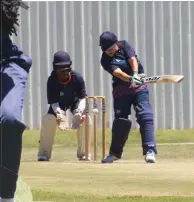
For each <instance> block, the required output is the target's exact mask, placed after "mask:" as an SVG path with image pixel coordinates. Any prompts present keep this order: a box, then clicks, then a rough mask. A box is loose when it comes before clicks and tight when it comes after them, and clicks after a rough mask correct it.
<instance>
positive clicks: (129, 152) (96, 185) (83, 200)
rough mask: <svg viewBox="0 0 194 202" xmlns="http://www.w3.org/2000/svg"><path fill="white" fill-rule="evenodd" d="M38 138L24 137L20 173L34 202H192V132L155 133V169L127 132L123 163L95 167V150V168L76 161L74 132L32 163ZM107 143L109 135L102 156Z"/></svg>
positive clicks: (35, 134)
mask: <svg viewBox="0 0 194 202" xmlns="http://www.w3.org/2000/svg"><path fill="white" fill-rule="evenodd" d="M38 136H39V131H25V134H24V138H23V154H22V163H21V169H20V175H22V177H23V178H24V180H25V181H26V182H27V183H28V185H30V187H31V189H32V193H33V197H34V201H55V202H99V201H103V202H109V201H110V202H121V201H122V202H140V201H141V202H143V201H145V202H171V201H172V202H193V201H194V169H193V168H194V144H192V142H194V130H184V131H183V130H176V131H170V130H165V131H162V130H161V131H156V139H157V142H158V143H159V145H158V155H157V162H156V163H155V164H146V163H145V162H144V160H143V156H142V151H141V144H140V135H139V133H138V131H132V132H131V134H130V137H129V139H128V142H127V145H126V147H125V150H124V156H123V159H122V160H120V161H118V162H115V163H114V164H108V165H107V164H106V165H104V164H101V163H100V155H101V149H100V148H99V150H98V152H99V153H98V159H99V161H98V162H95V163H94V162H79V161H77V160H76V134H75V132H73V131H71V132H60V131H58V133H57V136H56V141H55V145H54V148H53V157H52V160H51V161H50V162H37V146H38V141H39V137H38ZM100 142H101V136H100V134H99V144H100ZM109 143H110V132H109V133H108V135H107V151H108V146H109ZM166 143H168V144H166ZM174 143H176V144H174Z"/></svg>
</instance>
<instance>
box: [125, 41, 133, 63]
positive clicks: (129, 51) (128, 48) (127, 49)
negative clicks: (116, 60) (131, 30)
mask: <svg viewBox="0 0 194 202" xmlns="http://www.w3.org/2000/svg"><path fill="white" fill-rule="evenodd" d="M124 51H125V54H126V58H127V60H128V59H130V58H131V57H136V54H135V50H134V49H133V47H132V46H131V45H130V44H129V43H128V42H127V41H124Z"/></svg>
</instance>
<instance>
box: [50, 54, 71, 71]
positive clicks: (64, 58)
mask: <svg viewBox="0 0 194 202" xmlns="http://www.w3.org/2000/svg"><path fill="white" fill-rule="evenodd" d="M71 64H72V61H71V58H70V56H69V54H68V53H67V52H64V51H58V52H56V53H55V54H54V58H53V66H55V67H57V66H63V65H66V66H68V65H69V66H71Z"/></svg>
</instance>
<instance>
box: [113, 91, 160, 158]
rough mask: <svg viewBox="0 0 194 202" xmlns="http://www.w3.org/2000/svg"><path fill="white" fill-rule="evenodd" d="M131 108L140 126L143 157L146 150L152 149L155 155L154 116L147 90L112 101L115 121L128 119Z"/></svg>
mask: <svg viewBox="0 0 194 202" xmlns="http://www.w3.org/2000/svg"><path fill="white" fill-rule="evenodd" d="M132 106H133V107H134V110H135V113H136V118H137V123H138V124H139V126H140V133H141V139H142V148H143V155H145V154H146V152H147V151H148V149H152V150H153V151H154V152H155V153H157V150H156V143H155V135H154V116H153V112H152V107H151V104H150V102H149V91H148V89H147V88H145V89H142V90H141V91H140V92H137V93H134V94H129V95H125V96H122V97H120V98H116V99H114V113H115V119H128V116H129V115H130V114H131V107H132ZM117 136H118V137H117V138H119V136H120V138H122V134H119V133H118V134H117ZM125 139H126V138H125ZM115 144H116V141H115ZM110 153H113V154H114V153H115V152H114V151H110ZM117 156H121V154H117Z"/></svg>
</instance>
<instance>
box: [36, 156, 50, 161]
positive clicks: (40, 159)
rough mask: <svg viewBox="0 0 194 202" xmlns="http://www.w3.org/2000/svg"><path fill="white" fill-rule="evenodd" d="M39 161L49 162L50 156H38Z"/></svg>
mask: <svg viewBox="0 0 194 202" xmlns="http://www.w3.org/2000/svg"><path fill="white" fill-rule="evenodd" d="M38 161H49V159H48V156H38Z"/></svg>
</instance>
